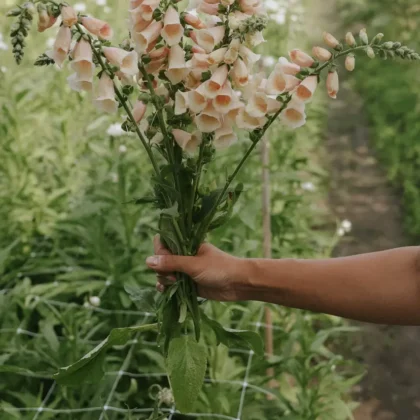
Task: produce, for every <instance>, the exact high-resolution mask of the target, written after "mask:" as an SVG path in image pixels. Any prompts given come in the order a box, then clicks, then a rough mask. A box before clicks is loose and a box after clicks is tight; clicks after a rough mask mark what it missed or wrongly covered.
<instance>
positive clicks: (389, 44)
mask: <svg viewBox="0 0 420 420" xmlns="http://www.w3.org/2000/svg"><path fill="white" fill-rule="evenodd" d="M382 47H383V48H385V49H386V50H392V48H393V47H394V43H393V42H392V41H388V42H385V43H384V44H383V45H382Z"/></svg>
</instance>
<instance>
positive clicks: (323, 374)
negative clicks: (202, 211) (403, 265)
mask: <svg viewBox="0 0 420 420" xmlns="http://www.w3.org/2000/svg"><path fill="white" fill-rule="evenodd" d="M309 3H311V4H309ZM338 3H339V5H340V7H339V10H340V11H341V12H342V16H341V17H342V19H343V21H344V24H345V25H347V26H351V25H354V24H355V22H356V23H358V22H361V23H366V24H369V27H371V28H372V27H374V28H375V29H376V30H377V31H379V30H381V31H383V32H386V33H387V35H389V37H390V38H391V39H393V38H394V37H395V38H398V39H401V38H404V39H401V40H403V41H405V42H407V43H408V44H409V45H410V46H416V45H415V44H416V42H417V43H418V41H419V39H418V38H417V39H416V38H415V37H416V36H418V33H417V31H416V27H415V24H416V22H417V21H416V19H413V16H415V13H417V14H418V13H420V11H419V8H418V6H417V8H416V4H415V1H414V0H413V1H401V2H395V1H393V2H391V1H385V2H384V1H379V0H378V1H369V2H367V1H355V0H353V1H351V2H347V1H346V0H338ZM385 3H387V4H386V5H385ZM319 4H320V5H321V7H322V2H321V3H319ZM12 5H13V2H12V1H10V0H6V2H4V1H3V2H2V5H0V37H1V38H0V109H1V112H0V150H1V158H0V203H1V205H0V274H1V276H0V289H1V291H0V372H1V381H0V401H2V402H1V406H0V409H1V410H3V411H2V414H1V415H0V418H2V419H3V418H4V419H13V418H16V419H50V418H51V419H52V418H54V419H94V418H95V419H96V418H100V419H146V418H149V416H150V413H151V410H152V409H153V407H154V406H155V405H156V404H158V405H160V406H161V408H162V410H163V412H164V413H168V412H169V411H170V410H171V409H173V408H174V407H173V406H172V403H171V401H170V398H168V395H167V393H165V392H159V390H162V389H164V388H166V387H168V383H167V380H166V378H165V376H164V375H162V372H164V366H163V358H162V356H161V355H160V353H159V349H158V348H157V347H156V346H155V345H154V339H155V337H154V336H153V335H150V336H145V337H139V338H138V339H137V340H135V341H133V342H131V343H130V344H129V345H128V346H127V347H124V348H115V349H114V350H113V351H112V352H109V355H108V356H107V358H106V360H105V369H106V372H107V374H106V376H105V379H104V380H103V381H102V382H101V383H99V384H93V385H85V384H80V387H79V388H78V389H68V388H65V387H59V386H56V385H55V384H54V381H52V380H51V379H50V376H51V374H53V373H54V372H55V371H56V370H57V369H58V368H59V367H61V366H65V365H68V364H70V363H72V362H74V361H75V360H77V359H78V358H79V357H81V356H82V355H83V354H85V353H86V352H87V351H89V350H90V349H92V348H93V346H94V345H95V343H97V342H99V341H100V340H102V339H103V338H104V337H105V336H106V335H107V333H108V332H109V330H110V329H111V328H114V327H123V326H128V325H132V324H135V323H141V322H146V321H147V320H148V319H149V320H150V318H151V317H152V315H151V314H150V313H148V308H141V307H140V308H139V307H136V305H135V304H134V303H133V302H132V301H131V300H130V299H129V297H128V295H127V293H126V292H125V290H124V285H127V284H130V285H132V286H133V287H138V286H141V287H153V285H154V281H155V279H154V276H153V275H152V274H151V273H149V272H148V271H147V270H146V268H145V265H144V259H145V257H146V256H147V255H149V254H150V251H151V239H152V236H153V228H154V227H155V222H156V219H157V218H156V212H155V210H154V209H153V208H151V207H147V206H143V205H142V206H136V205H134V204H133V203H131V202H130V201H131V200H133V199H135V198H137V197H141V196H143V195H145V194H147V193H148V191H149V188H150V185H149V176H150V166H149V164H148V160H147V157H146V156H145V155H144V153H143V151H142V149H141V145H140V144H139V143H138V141H137V140H136V138H135V137H132V136H130V135H127V134H126V133H123V132H122V131H121V130H120V128H119V124H120V123H121V122H122V119H121V117H118V116H117V117H109V116H104V115H101V114H98V113H97V112H96V111H95V110H94V109H93V107H92V105H91V104H90V100H89V97H88V95H85V94H83V93H82V94H78V93H74V92H71V91H70V89H69V88H68V87H67V85H66V81H65V79H66V77H67V72H66V71H61V72H60V71H57V70H56V69H54V68H48V69H45V68H36V67H33V66H32V63H33V61H34V60H35V58H36V57H37V56H38V55H39V54H40V53H42V52H43V51H44V49H48V48H49V47H51V44H52V42H53V40H52V38H51V37H52V36H53V34H54V30H52V31H47V32H46V33H44V34H38V33H36V32H35V31H34V32H33V33H32V34H31V36H30V39H29V41H28V48H27V55H26V57H25V59H24V61H23V63H22V65H21V66H20V67H17V66H16V65H15V64H14V63H13V59H12V54H11V51H10V48H8V44H7V42H8V40H7V33H8V29H9V25H10V22H9V21H8V20H7V19H6V18H5V17H4V15H5V12H6V11H7V10H8V9H9V8H10V7H11V6H12ZM266 6H267V8H268V10H269V14H270V17H271V20H270V23H269V27H268V29H267V31H266V38H267V40H268V43H267V44H264V46H263V47H262V51H261V52H262V53H263V55H264V59H263V64H264V67H265V70H266V71H269V69H270V68H271V67H272V66H273V65H274V63H275V61H276V58H277V57H278V56H279V55H286V54H287V51H288V49H289V48H290V47H292V46H293V47H300V48H307V47H308V46H309V45H311V44H312V41H311V42H310V40H309V35H311V37H312V36H313V33H310V32H311V31H308V27H310V28H314V27H316V28H320V27H321V25H322V23H321V22H314V14H313V10H314V5H313V4H312V2H309V1H308V2H306V1H303V0H302V1H301V0H289V1H285V0H270V1H267V4H266ZM76 7H77V9H78V10H80V11H84V10H85V9H86V10H89V12H90V13H92V14H94V15H96V16H98V17H100V18H103V19H105V20H108V21H109V22H110V23H111V24H112V25H113V27H114V28H115V29H116V30H117V33H119V34H120V35H121V38H122V37H123V36H124V35H125V34H124V32H123V25H124V17H125V15H126V13H127V11H126V9H127V7H121V2H120V1H118V2H117V0H115V1H111V0H108V1H104V0H102V1H101V0H97V1H94V0H86V1H84V2H79V3H77V4H76ZM410 7H411V9H410V10H411V12H408V10H409V8H410ZM413 22H414V23H413ZM413 25H414V26H413ZM385 29H386V30H385ZM308 32H309V33H308ZM342 32H343V30H342ZM374 32H375V31H374V30H372V33H374ZM401 34H403V37H402V36H401ZM319 35H320V34H318V33H317V37H318V38H319ZM274 57H276V58H274ZM387 64H388V65H387V66H384V65H383V63H382V62H381V61H380V60H375V61H372V62H369V63H368V62H367V59H365V63H363V65H362V64H361V65H360V68H359V71H358V72H356V73H355V74H356V79H355V88H356V89H360V91H363V96H364V98H365V99H366V110H367V112H368V113H369V117H370V121H371V126H372V130H373V132H374V138H375V146H376V149H377V150H378V153H379V155H380V157H381V158H382V160H383V162H384V165H385V167H386V168H388V173H389V176H390V178H391V179H392V180H393V181H394V182H395V183H396V185H398V186H399V187H400V188H401V190H402V191H403V196H404V206H405V208H406V215H407V220H406V226H407V230H408V231H409V232H410V233H411V234H412V235H413V237H415V235H418V234H419V233H420V211H417V208H418V207H419V206H420V195H419V176H420V175H419V174H420V171H416V169H417V167H418V166H419V165H420V160H419V153H420V149H419V147H420V146H419V144H418V142H417V144H416V134H417V133H418V131H419V130H420V122H419V120H418V118H416V115H418V109H417V107H418V100H417V98H418V96H419V95H420V90H419V88H418V86H417V84H416V83H415V81H416V80H418V77H419V73H418V71H417V69H416V68H415V67H414V66H409V63H408V64H407V65H404V64H391V63H387ZM396 71H398V75H399V76H398V78H397V79H396V78H395V74H396ZM368 72H370V73H371V74H376V73H377V74H378V75H380V76H378V77H369V78H368V77H366V74H367V73H368ZM327 117H328V108H327V106H326V95H325V93H324V92H320V94H319V95H318V96H317V99H316V100H315V101H314V102H313V103H312V104H311V106H310V111H309V117H308V120H309V122H308V124H307V125H306V126H305V127H304V128H303V129H301V130H299V131H296V132H289V131H284V130H283V129H282V128H281V127H280V126H278V127H275V128H273V130H272V131H271V133H270V143H271V149H270V166H269V169H270V173H271V190H272V197H271V223H272V240H273V243H272V251H273V257H276V258H281V257H316V258H318V257H323V256H328V255H330V253H331V250H332V249H333V247H334V246H335V244H336V242H337V240H338V235H337V233H336V227H337V226H336V221H335V220H334V218H333V217H332V216H331V214H330V212H329V210H328V205H327V191H326V180H327V178H328V170H327V169H326V165H325V151H324V148H323V140H324V138H325V130H326V126H327ZM245 147H246V143H245V139H243V141H240V142H239V144H237V145H235V146H234V147H232V148H231V149H229V150H228V151H226V152H224V153H222V154H220V155H219V157H218V158H217V160H216V161H215V162H214V163H213V167H212V168H211V171H210V172H209V174H208V176H207V177H208V179H209V182H210V183H218V182H220V181H221V180H222V179H223V174H224V172H225V170H226V168H228V167H229V165H231V161H232V159H236V157H237V156H238V154H239V153H240V152H241V151H242V149H244V148H245ZM241 181H242V182H244V184H245V187H246V188H245V190H246V193H245V195H244V197H243V198H242V199H241V200H240V203H239V205H238V207H237V209H236V210H235V213H234V215H233V218H232V220H231V221H230V223H229V224H228V225H227V226H224V227H223V228H221V229H219V230H217V231H215V232H214V233H212V235H211V237H210V240H211V241H212V242H213V243H215V244H216V245H218V246H220V247H222V248H223V249H224V250H226V251H228V252H232V253H234V254H235V255H238V256H249V257H258V256H261V255H262V241H263V230H262V216H261V203H262V200H261V199H260V196H261V188H262V187H261V157H260V155H259V154H258V153H256V154H255V156H254V157H253V159H252V161H251V162H250V163H249V165H248V167H247V169H246V170H245V171H244V172H243V173H242V175H241ZM419 210H420V208H419ZM339 233H340V234H341V233H342V232H341V231H340V229H339ZM263 309H264V307H263V305H261V304H259V303H248V304H235V305H234V304H232V305H224V304H216V303H211V304H210V303H209V304H207V307H206V310H207V311H209V312H210V313H211V314H212V316H213V317H216V318H217V319H218V320H219V321H220V322H222V323H223V324H224V325H226V326H231V327H234V328H256V329H257V330H258V331H260V332H261V333H262V334H263V330H264V324H263ZM273 318H274V355H273V356H271V357H270V358H269V359H268V360H258V359H256V358H253V357H252V355H249V354H248V353H247V352H245V353H243V352H238V351H236V350H235V349H226V348H222V347H219V348H217V349H212V350H209V352H210V354H209V359H210V366H209V371H208V373H207V381H206V385H205V387H204V389H203V392H202V394H201V396H200V399H199V403H198V405H197V410H196V411H197V413H199V414H200V413H201V414H203V413H204V414H208V417H207V418H231V419H242V420H253V419H273V418H282V419H289V420H292V419H293V420H304V419H307V420H314V419H333V420H340V419H346V418H351V412H352V409H353V407H354V406H355V404H354V403H353V401H352V397H351V394H350V390H351V388H352V386H353V385H354V384H356V383H357V382H358V381H359V380H360V378H361V375H360V368H359V367H357V366H356V365H355V364H354V362H353V360H351V358H348V357H343V356H342V355H341V350H342V347H343V343H347V338H346V337H347V336H348V334H351V333H353V331H354V328H352V327H350V326H348V325H346V323H345V322H344V321H342V320H340V319H337V318H335V317H330V316H326V315H317V314H311V313H306V312H303V311H298V310H289V309H285V308H273ZM271 367H272V368H274V371H273V377H270V376H268V375H267V369H268V368H271ZM270 374H271V372H270ZM272 379H274V382H273V381H272ZM244 382H245V383H247V384H249V385H248V386H247V385H246V384H245V385H244ZM39 407H42V410H40V409H39ZM104 407H105V409H104ZM166 415H167V416H168V418H173V419H183V418H198V417H199V416H198V414H196V415H191V416H188V417H187V416H181V415H179V414H166ZM218 415H220V416H227V417H218ZM156 418H157V417H156Z"/></svg>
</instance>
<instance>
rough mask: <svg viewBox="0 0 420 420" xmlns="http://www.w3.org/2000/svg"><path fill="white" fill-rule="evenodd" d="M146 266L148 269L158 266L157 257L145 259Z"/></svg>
mask: <svg viewBox="0 0 420 420" xmlns="http://www.w3.org/2000/svg"><path fill="white" fill-rule="evenodd" d="M146 264H147V265H148V266H149V267H156V266H157V265H158V264H159V257H156V256H154V257H147V258H146Z"/></svg>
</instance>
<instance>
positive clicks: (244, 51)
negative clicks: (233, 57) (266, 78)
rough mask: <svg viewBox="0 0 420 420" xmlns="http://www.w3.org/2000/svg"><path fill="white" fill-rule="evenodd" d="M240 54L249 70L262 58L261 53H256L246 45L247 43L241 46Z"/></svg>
mask: <svg viewBox="0 0 420 420" xmlns="http://www.w3.org/2000/svg"><path fill="white" fill-rule="evenodd" d="M239 55H240V56H241V58H242V60H243V61H244V63H245V64H246V66H247V67H248V70H251V68H252V66H253V65H254V64H255V63H256V62H257V61H259V59H260V58H261V55H260V54H255V53H254V52H253V51H251V50H250V49H249V48H247V47H245V45H241V46H240V47H239Z"/></svg>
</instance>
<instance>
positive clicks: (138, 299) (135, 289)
mask: <svg viewBox="0 0 420 420" xmlns="http://www.w3.org/2000/svg"><path fill="white" fill-rule="evenodd" d="M124 290H125V291H126V292H127V293H128V294H129V296H130V299H131V300H132V301H133V302H134V303H135V304H136V306H137V308H139V309H140V310H141V311H144V312H153V313H154V312H156V301H155V297H156V290H155V289H152V288H150V287H140V286H138V285H136V284H125V285H124Z"/></svg>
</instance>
